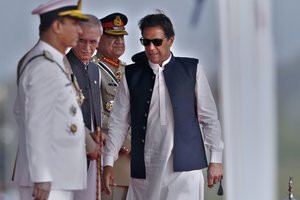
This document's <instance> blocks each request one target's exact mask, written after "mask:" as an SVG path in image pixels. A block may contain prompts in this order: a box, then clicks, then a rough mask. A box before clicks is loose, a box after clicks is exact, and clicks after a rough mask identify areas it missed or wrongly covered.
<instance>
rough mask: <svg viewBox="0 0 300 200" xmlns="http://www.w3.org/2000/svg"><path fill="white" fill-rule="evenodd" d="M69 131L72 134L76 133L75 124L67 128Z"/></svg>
mask: <svg viewBox="0 0 300 200" xmlns="http://www.w3.org/2000/svg"><path fill="white" fill-rule="evenodd" d="M69 131H70V132H71V133H72V134H75V133H76V131H77V126H76V124H71V125H70V126H69Z"/></svg>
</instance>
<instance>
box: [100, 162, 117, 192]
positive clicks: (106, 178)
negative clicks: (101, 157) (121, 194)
mask: <svg viewBox="0 0 300 200" xmlns="http://www.w3.org/2000/svg"><path fill="white" fill-rule="evenodd" d="M110 181H111V182H112V185H116V184H115V182H114V171H113V167H112V166H104V167H103V174H102V181H101V182H102V186H101V188H102V192H104V193H105V194H107V195H109V196H110V195H111V190H110V188H109V185H110Z"/></svg>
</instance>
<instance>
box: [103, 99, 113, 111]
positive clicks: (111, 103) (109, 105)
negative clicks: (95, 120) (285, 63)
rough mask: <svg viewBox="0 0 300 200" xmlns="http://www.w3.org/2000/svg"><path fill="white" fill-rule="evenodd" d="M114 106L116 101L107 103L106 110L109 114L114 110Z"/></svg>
mask: <svg viewBox="0 0 300 200" xmlns="http://www.w3.org/2000/svg"><path fill="white" fill-rule="evenodd" d="M113 104H114V101H113V100H111V101H108V102H106V104H105V109H106V110H107V111H108V112H110V111H111V109H112V107H113Z"/></svg>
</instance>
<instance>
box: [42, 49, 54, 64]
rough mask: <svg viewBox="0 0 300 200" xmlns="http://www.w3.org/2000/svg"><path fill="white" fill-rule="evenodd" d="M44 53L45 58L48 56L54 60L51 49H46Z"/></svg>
mask: <svg viewBox="0 0 300 200" xmlns="http://www.w3.org/2000/svg"><path fill="white" fill-rule="evenodd" d="M43 55H44V57H45V58H47V59H48V60H50V61H51V62H54V58H53V55H52V54H51V53H50V52H49V51H47V50H44V52H43Z"/></svg>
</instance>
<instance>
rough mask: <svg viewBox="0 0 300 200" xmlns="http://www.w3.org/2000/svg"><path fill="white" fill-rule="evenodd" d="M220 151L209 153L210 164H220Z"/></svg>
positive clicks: (221, 153)
mask: <svg viewBox="0 0 300 200" xmlns="http://www.w3.org/2000/svg"><path fill="white" fill-rule="evenodd" d="M222 155H223V152H222V151H213V152H210V162H211V163H222Z"/></svg>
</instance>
